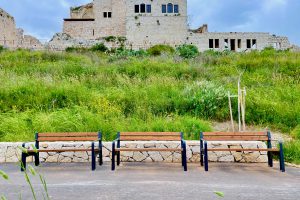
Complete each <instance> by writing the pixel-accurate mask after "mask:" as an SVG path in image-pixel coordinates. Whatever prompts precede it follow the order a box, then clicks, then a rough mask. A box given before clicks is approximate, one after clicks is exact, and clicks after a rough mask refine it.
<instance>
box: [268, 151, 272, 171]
mask: <svg viewBox="0 0 300 200" xmlns="http://www.w3.org/2000/svg"><path fill="white" fill-rule="evenodd" d="M268 164H269V167H273V154H272V152H270V151H268Z"/></svg>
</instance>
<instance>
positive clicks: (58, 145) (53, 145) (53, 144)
mask: <svg viewBox="0 0 300 200" xmlns="http://www.w3.org/2000/svg"><path fill="white" fill-rule="evenodd" d="M61 148H62V143H59V142H49V144H48V149H61Z"/></svg>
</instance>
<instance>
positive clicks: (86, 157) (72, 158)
mask: <svg viewBox="0 0 300 200" xmlns="http://www.w3.org/2000/svg"><path fill="white" fill-rule="evenodd" d="M33 144H34V143H29V144H27V147H29V148H31V146H32V145H33ZM21 145H22V143H9V142H4V143H0V163H4V162H18V160H19V158H20V152H21V150H20V149H19V148H18V146H21ZM121 146H124V147H128V148H135V147H138V148H177V147H179V146H180V143H178V142H142V143H141V142H121ZM74 147H75V148H90V147H91V143H89V142H83V143H82V142H52V143H40V148H41V149H61V148H63V149H68V148H74ZM208 147H209V148H210V147H212V148H241V147H242V148H266V145H265V143H263V142H210V143H208ZM199 152H200V148H199V142H198V141H187V159H188V162H199V160H200V156H199ZM208 153H209V160H210V161H213V162H267V155H266V154H267V153H266V152H246V151H245V152H208ZM27 159H28V161H29V162H30V161H31V160H32V158H31V157H28V158H27ZM40 160H41V161H42V162H90V160H91V152H62V153H55V152H49V153H40ZM110 160H111V142H104V143H103V161H104V162H109V161H110ZM121 160H122V161H123V162H181V156H180V153H177V152H122V153H121Z"/></svg>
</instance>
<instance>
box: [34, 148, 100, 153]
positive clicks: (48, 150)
mask: <svg viewBox="0 0 300 200" xmlns="http://www.w3.org/2000/svg"><path fill="white" fill-rule="evenodd" d="M37 151H38V152H73V151H74V152H75V151H92V149H38V150H37ZM95 151H99V150H98V149H95ZM28 152H29V153H32V152H35V150H28Z"/></svg>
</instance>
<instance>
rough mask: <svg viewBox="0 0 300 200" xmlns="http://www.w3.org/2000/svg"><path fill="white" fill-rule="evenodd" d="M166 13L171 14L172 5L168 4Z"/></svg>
mask: <svg viewBox="0 0 300 200" xmlns="http://www.w3.org/2000/svg"><path fill="white" fill-rule="evenodd" d="M168 13H173V4H171V3H168Z"/></svg>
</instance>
